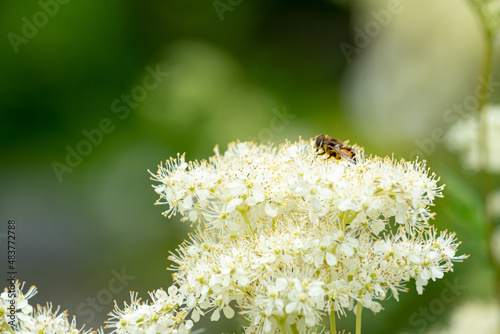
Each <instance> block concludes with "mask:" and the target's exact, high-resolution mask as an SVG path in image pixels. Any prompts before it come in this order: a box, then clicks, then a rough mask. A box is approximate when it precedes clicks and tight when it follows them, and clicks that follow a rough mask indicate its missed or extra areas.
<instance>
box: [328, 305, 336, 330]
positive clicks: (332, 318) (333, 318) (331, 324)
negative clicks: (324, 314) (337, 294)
mask: <svg viewBox="0 0 500 334" xmlns="http://www.w3.org/2000/svg"><path fill="white" fill-rule="evenodd" d="M329 317H330V333H332V334H335V333H337V329H336V328H335V311H334V310H331V311H330V315H329Z"/></svg>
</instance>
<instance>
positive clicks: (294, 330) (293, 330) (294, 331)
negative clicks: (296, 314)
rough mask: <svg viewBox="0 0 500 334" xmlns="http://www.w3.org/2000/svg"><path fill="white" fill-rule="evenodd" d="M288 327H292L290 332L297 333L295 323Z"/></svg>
mask: <svg viewBox="0 0 500 334" xmlns="http://www.w3.org/2000/svg"><path fill="white" fill-rule="evenodd" d="M290 328H291V329H292V333H293V334H299V333H300V332H299V330H298V329H297V323H294V324H293V325H291V326H290Z"/></svg>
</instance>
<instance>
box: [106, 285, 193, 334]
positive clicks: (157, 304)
mask: <svg viewBox="0 0 500 334" xmlns="http://www.w3.org/2000/svg"><path fill="white" fill-rule="evenodd" d="M130 297H131V303H130V305H129V304H127V303H125V307H124V308H123V310H121V309H120V308H119V307H118V305H116V303H115V310H114V312H112V313H111V314H110V315H111V316H110V319H109V321H108V323H109V325H108V327H109V328H111V329H113V331H112V333H117V334H125V333H130V334H134V333H165V334H168V333H175V334H182V333H189V329H190V328H191V327H192V321H191V320H188V321H185V319H184V318H185V317H186V315H187V312H186V311H184V310H182V309H178V307H179V306H180V304H181V303H182V302H183V298H182V295H180V294H179V293H178V291H177V288H176V287H175V286H171V287H170V288H169V289H168V293H167V292H165V291H164V290H161V289H160V290H156V291H155V292H153V293H150V297H151V301H152V302H151V304H148V303H141V301H140V299H138V298H137V294H133V293H132V294H131V296H130Z"/></svg>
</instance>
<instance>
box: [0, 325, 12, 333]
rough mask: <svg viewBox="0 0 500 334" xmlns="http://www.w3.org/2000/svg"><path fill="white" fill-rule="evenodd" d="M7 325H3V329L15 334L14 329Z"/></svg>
mask: <svg viewBox="0 0 500 334" xmlns="http://www.w3.org/2000/svg"><path fill="white" fill-rule="evenodd" d="M5 326H7V327H3V329H6V330H7V331H8V332H9V333H12V334H16V332H14V330H13V329H12V328H11V327H10V326H9V325H7V324H6V325H5ZM1 328H2V327H0V329H1Z"/></svg>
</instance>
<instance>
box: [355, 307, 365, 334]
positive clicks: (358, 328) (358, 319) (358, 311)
mask: <svg viewBox="0 0 500 334" xmlns="http://www.w3.org/2000/svg"><path fill="white" fill-rule="evenodd" d="M362 311H363V305H361V303H360V302H358V306H356V334H361V312H362Z"/></svg>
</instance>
